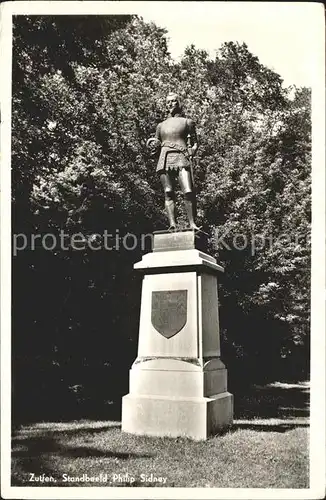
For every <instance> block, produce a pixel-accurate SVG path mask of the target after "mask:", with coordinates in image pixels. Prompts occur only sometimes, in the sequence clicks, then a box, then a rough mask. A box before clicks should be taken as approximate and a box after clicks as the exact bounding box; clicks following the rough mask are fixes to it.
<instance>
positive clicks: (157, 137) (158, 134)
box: [155, 123, 162, 142]
mask: <svg viewBox="0 0 326 500" xmlns="http://www.w3.org/2000/svg"><path fill="white" fill-rule="evenodd" d="M155 138H156V139H158V140H159V141H160V142H162V139H161V124H160V123H159V124H158V125H157V127H156V132H155Z"/></svg>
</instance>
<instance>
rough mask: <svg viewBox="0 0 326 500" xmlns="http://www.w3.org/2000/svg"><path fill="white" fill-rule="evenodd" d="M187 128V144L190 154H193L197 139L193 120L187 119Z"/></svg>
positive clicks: (195, 149) (196, 146)
mask: <svg viewBox="0 0 326 500" xmlns="http://www.w3.org/2000/svg"><path fill="white" fill-rule="evenodd" d="M187 128H188V144H189V146H190V150H191V154H192V155H193V156H194V155H195V154H196V151H197V149H198V139H197V132H196V125H195V122H194V121H193V120H190V119H188V120H187Z"/></svg>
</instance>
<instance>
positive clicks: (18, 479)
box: [11, 423, 153, 486]
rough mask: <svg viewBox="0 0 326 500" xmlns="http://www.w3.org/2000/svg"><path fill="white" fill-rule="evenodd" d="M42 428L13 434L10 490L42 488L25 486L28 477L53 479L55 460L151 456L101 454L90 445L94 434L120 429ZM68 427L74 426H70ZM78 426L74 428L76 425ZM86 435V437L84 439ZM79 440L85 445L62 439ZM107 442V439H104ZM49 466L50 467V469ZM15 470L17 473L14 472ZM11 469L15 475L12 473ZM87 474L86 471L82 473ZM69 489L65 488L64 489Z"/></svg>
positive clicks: (111, 426) (103, 451) (117, 426)
mask: <svg viewBox="0 0 326 500" xmlns="http://www.w3.org/2000/svg"><path fill="white" fill-rule="evenodd" d="M45 425H46V427H45V428H43V430H42V426H38V425H34V426H31V427H28V428H25V429H24V428H23V429H20V430H17V433H16V435H15V436H14V437H13V439H12V453H11V456H12V459H13V463H15V464H16V466H15V467H14V468H13V470H12V473H13V475H12V485H13V486H40V485H41V486H42V485H43V484H42V483H39V482H29V478H30V475H31V473H33V474H35V476H41V475H42V474H45V476H56V467H55V462H56V459H60V460H62V459H63V458H68V459H69V458H71V459H87V458H95V459H96V458H99V459H108V458H113V459H115V460H129V459H135V458H136V459H146V458H151V457H152V456H153V455H152V454H149V453H134V452H128V453H127V452H120V451H113V450H101V449H98V448H96V447H94V446H92V445H91V444H90V445H89V446H87V443H88V442H90V443H92V441H93V440H92V436H93V434H94V433H98V432H107V431H110V430H113V431H116V429H117V428H120V425H119V424H118V425H112V424H111V425H107V426H105V425H103V426H100V427H99V428H93V427H87V426H85V427H83V428H76V429H74V428H71V429H66V428H64V427H63V429H62V430H61V431H60V430H54V431H49V429H51V423H48V424H45ZM71 425H74V424H73V423H72V424H71ZM76 425H78V424H76ZM86 434H88V435H89V438H88V439H87V437H86ZM81 437H82V438H83V439H84V443H85V445H83V446H78V445H77V446H71V445H69V444H66V443H65V440H66V438H68V439H71V438H73V439H74V438H77V439H78V438H81ZM107 439H108V440H109V435H108V438H107ZM51 464H53V466H51ZM17 467H18V469H17ZM15 469H17V470H19V473H18V474H16V473H15ZM86 472H87V471H86ZM44 485H45V486H55V483H45V484H44ZM68 486H69V485H68Z"/></svg>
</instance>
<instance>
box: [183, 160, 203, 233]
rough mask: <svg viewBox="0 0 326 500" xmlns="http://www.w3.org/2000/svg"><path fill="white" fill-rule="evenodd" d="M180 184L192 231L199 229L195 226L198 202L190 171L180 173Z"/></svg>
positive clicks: (184, 169) (184, 170) (185, 169)
mask: <svg viewBox="0 0 326 500" xmlns="http://www.w3.org/2000/svg"><path fill="white" fill-rule="evenodd" d="M179 183H180V187H181V189H182V192H183V196H184V201H185V208H186V213H187V217H188V220H189V224H190V227H191V229H199V227H197V226H196V224H195V216H196V213H195V212H196V210H195V207H196V200H195V193H194V189H193V184H192V179H191V173H190V170H189V169H187V168H182V169H180V171H179Z"/></svg>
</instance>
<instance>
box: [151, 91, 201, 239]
mask: <svg viewBox="0 0 326 500" xmlns="http://www.w3.org/2000/svg"><path fill="white" fill-rule="evenodd" d="M166 109H167V112H168V116H167V118H166V120H164V121H163V122H161V123H159V124H158V126H157V129H156V135H155V138H154V137H153V138H151V139H148V141H147V146H148V147H149V148H151V149H152V152H153V154H155V153H156V152H157V150H158V148H159V147H160V148H161V151H160V156H159V159H158V164H157V168H156V171H157V173H158V174H159V175H160V179H161V182H162V185H163V189H164V194H165V208H166V212H167V215H168V219H169V224H170V227H169V229H171V230H175V229H176V221H175V185H176V180H178V181H179V184H180V187H181V190H182V192H183V195H184V201H185V208H186V213H187V216H188V220H189V224H190V228H191V229H199V228H198V227H197V226H196V224H195V202H196V200H195V193H194V179H193V157H194V155H195V153H196V151H197V149H198V143H197V135H196V127H195V124H194V122H193V120H191V119H189V118H184V117H183V116H182V109H181V103H180V99H179V97H178V95H177V94H175V93H170V94H169V95H168V96H167V98H166Z"/></svg>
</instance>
